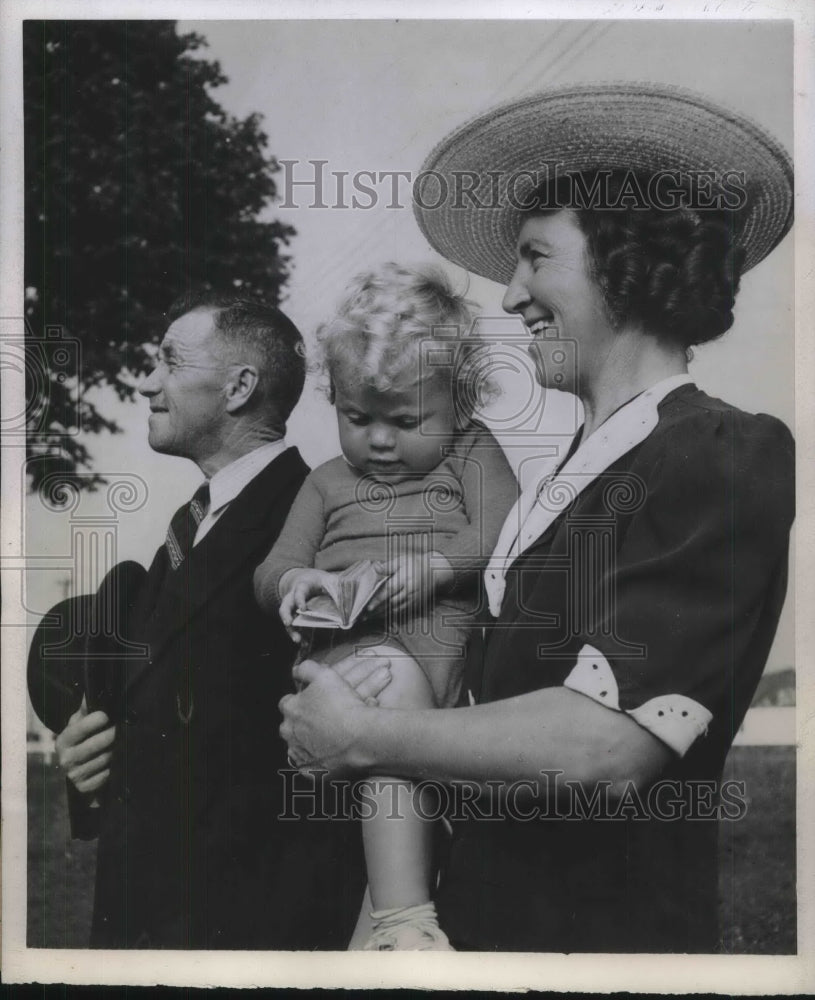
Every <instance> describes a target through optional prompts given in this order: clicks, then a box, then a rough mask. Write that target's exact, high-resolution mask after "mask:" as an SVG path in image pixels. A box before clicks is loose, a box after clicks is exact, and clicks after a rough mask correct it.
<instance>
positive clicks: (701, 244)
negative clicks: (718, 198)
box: [573, 174, 744, 349]
mask: <svg viewBox="0 0 815 1000" xmlns="http://www.w3.org/2000/svg"><path fill="white" fill-rule="evenodd" d="M626 176H627V177H629V178H630V175H623V174H620V175H617V174H611V175H610V176H609V179H608V181H607V183H608V187H607V189H606V190H607V192H608V195H609V199H608V205H601V206H598V207H582V206H579V205H578V206H575V207H574V208H573V211H574V213H575V216H576V220H577V223H578V225H579V227H580V229H581V231H582V232H583V235H584V236H585V237H586V243H587V248H588V255H589V262H590V266H591V272H592V276H593V278H594V280H595V281H596V282H597V285H598V287H599V288H600V290H601V292H602V295H603V299H604V302H605V306H606V310H607V313H608V316H609V319H610V320H611V322H612V323H613V324H614V325H615V326H622V325H623V324H633V325H635V326H639V327H640V328H641V329H642V330H644V331H645V332H647V333H651V334H654V335H656V336H659V337H664V338H666V339H669V340H672V341H674V342H676V343H679V344H681V345H682V346H683V347H684V348H686V349H688V348H690V347H691V346H692V345H694V344H704V343H706V342H707V341H710V340H714V339H715V338H716V337H720V336H721V335H722V334H723V333H725V331H727V330H729V329H730V327H731V326H732V324H733V305H734V302H735V298H736V293H737V291H738V288H739V280H740V278H741V269H742V265H743V263H744V250H743V249H742V247H740V246H738V244H737V242H736V232H737V229H736V216H735V214H734V213H733V212H729V211H726V210H719V209H708V208H697V207H694V206H693V205H692V203H691V204H689V205H683V206H680V207H677V208H671V209H664V208H659V207H656V206H648V207H639V206H638V207H612V206H614V205H615V200H616V194H617V193H618V192H619V188H620V185H621V184H622V182H623V178H624V177H626ZM586 181H587V182H588V183H587V186H589V187H590V186H591V183H592V182H593V178H592V177H588V178H586ZM641 187H642V189H643V190H645V189H646V188H647V184H642V185H641ZM688 200H689V199H688Z"/></svg>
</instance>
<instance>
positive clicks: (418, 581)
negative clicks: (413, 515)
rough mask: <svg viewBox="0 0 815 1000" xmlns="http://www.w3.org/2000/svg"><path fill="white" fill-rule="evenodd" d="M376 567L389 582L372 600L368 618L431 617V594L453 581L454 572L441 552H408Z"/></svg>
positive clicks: (367, 613) (367, 611) (368, 609)
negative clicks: (378, 616)
mask: <svg viewBox="0 0 815 1000" xmlns="http://www.w3.org/2000/svg"><path fill="white" fill-rule="evenodd" d="M375 565H376V567H377V569H378V570H379V572H381V573H387V574H388V579H387V581H386V582H385V585H384V586H383V587H382V588H381V589H380V590H378V591H377V593H376V594H375V595H374V596H373V597H372V598H371V600H370V601H369V603H368V606H367V607H366V609H365V613H366V615H376V614H377V613H384V612H389V613H391V614H394V615H413V614H416V613H417V612H418V613H425V614H429V613H430V610H431V598H432V595H433V594H434V593H435V592H437V591H439V590H442V589H444V588H445V587H448V586H450V584H452V582H453V569H452V567H451V566H450V563H449V562H448V561H447V559H445V557H444V556H443V555H442V554H441V553H440V552H416V553H407V554H404V555H400V556H397V557H396V558H394V559H390V560H389V561H388V562H379V563H375Z"/></svg>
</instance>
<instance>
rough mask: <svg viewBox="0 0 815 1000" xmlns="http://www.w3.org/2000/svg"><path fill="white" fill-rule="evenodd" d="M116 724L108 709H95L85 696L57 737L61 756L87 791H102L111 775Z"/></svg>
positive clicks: (71, 775) (69, 772)
mask: <svg viewBox="0 0 815 1000" xmlns="http://www.w3.org/2000/svg"><path fill="white" fill-rule="evenodd" d="M115 736H116V728H115V726H111V725H110V719H109V718H108V717H107V715H105V713H104V712H91V713H90V714H88V706H87V704H86V703H85V699H84V698H83V699H82V704H81V705H80V706H79V708H78V709H77V711H76V712H74V714H73V715H72V716H71V718H70V719H69V720H68V725H67V726H66V727H65V728H64V729H63V730H62V732H61V733H60V734H59V736H57V739H56V750H57V760H58V762H59V766H60V767H61V768H62V770H63V771H65V773H66V775H67V776H68V780H69V781H70V782H71V784H72V785H73V786H74V787H75V788H76V790H77V791H78V792H81V793H82V794H83V795H92V794H93V793H94V792H98V791H99V789H100V788H101V787H102V786H103V785H104V784H105V782H106V781H107V780H108V778H109V777H110V766H109V765H110V758H111V756H112V754H111V747H112V746H113V740H114V737H115Z"/></svg>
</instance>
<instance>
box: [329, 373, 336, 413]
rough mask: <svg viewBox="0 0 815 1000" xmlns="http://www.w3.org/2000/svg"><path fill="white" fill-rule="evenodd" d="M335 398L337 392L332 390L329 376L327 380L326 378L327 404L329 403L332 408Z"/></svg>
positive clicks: (332, 383) (332, 384) (332, 386)
mask: <svg viewBox="0 0 815 1000" xmlns="http://www.w3.org/2000/svg"><path fill="white" fill-rule="evenodd" d="M336 398H337V392H336V389H335V388H334V379H333V378H332V377H331V376H329V378H328V402H329V403H331V405H332V406H333V405H334V402H335V401H336Z"/></svg>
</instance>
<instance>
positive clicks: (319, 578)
mask: <svg viewBox="0 0 815 1000" xmlns="http://www.w3.org/2000/svg"><path fill="white" fill-rule="evenodd" d="M335 576H336V574H335V573H327V572H326V571H325V570H322V569H290V570H287V571H286V572H285V573H284V574H283V576H282V578H281V580H280V589H281V590H282V591H283V598H282V600H281V602H280V620H281V621H282V622H283V624H284V625H285V626H286V628H287V629H288V632H289V635H290V636H291V637H292V639H293V640H294V641H295V642H300V638H301V637H300V633H299V632H297V631H296V630H295V629H293V628H292V627H291V624H292V622H293V621H294V619H295V617H296V615H297V612H298V611H301V610H302V609H303V608H304V607H305V605H306V601H308V599H309V598H310V597H314V595H315V594H330V593H331V591H330V589H329V587H328V581H329V580H332V579H334V577H335Z"/></svg>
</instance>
